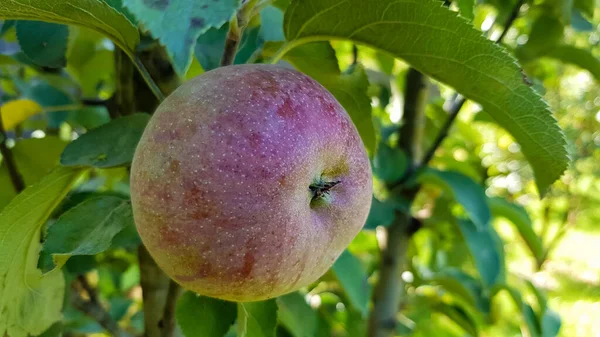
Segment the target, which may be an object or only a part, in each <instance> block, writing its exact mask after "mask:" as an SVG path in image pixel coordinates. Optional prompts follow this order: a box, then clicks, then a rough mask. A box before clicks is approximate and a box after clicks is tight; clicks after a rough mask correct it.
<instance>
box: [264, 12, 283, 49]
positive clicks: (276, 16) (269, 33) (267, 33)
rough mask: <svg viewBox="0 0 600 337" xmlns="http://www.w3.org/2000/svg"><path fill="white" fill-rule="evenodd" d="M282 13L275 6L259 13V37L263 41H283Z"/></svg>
mask: <svg viewBox="0 0 600 337" xmlns="http://www.w3.org/2000/svg"><path fill="white" fill-rule="evenodd" d="M282 27H283V12H282V11H281V10H280V9H279V8H277V7H275V6H267V7H265V8H264V9H263V10H262V11H260V36H261V37H262V38H263V40H265V41H283V40H285V36H284V35H283V28H282Z"/></svg>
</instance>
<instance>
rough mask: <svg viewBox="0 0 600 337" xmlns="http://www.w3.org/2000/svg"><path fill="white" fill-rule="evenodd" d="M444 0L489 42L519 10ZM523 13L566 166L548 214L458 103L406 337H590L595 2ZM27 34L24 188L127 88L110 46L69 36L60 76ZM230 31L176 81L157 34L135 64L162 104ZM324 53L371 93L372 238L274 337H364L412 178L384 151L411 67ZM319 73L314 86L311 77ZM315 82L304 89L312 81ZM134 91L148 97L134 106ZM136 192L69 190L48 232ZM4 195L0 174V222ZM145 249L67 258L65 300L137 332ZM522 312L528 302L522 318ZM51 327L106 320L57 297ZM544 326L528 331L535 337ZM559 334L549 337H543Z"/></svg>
mask: <svg viewBox="0 0 600 337" xmlns="http://www.w3.org/2000/svg"><path fill="white" fill-rule="evenodd" d="M469 3H470V5H469ZM446 4H447V5H448V6H450V9H451V10H454V11H457V12H459V13H460V15H461V16H463V17H464V18H465V19H467V20H470V21H472V23H473V25H474V26H475V27H476V28H478V29H480V30H481V31H482V32H483V33H484V34H486V35H487V36H488V37H489V38H490V39H492V40H495V39H497V38H498V37H499V35H500V34H501V33H502V31H503V30H504V27H503V24H504V23H505V22H507V20H508V19H509V17H510V16H511V13H512V12H513V10H514V8H518V7H516V6H517V5H518V1H516V0H484V1H477V2H476V3H475V6H474V7H473V1H470V2H469V1H460V0H457V1H452V2H450V1H448V2H447V3H446ZM465 4H466V5H465ZM285 7H286V1H277V3H276V6H269V7H267V8H265V9H264V10H263V11H262V12H261V15H260V17H257V18H256V19H254V20H253V21H252V22H251V24H250V26H249V28H248V29H247V30H246V34H245V37H244V40H243V42H242V45H241V50H240V54H239V55H238V57H239V58H240V60H241V62H242V63H243V62H260V61H263V60H265V59H266V58H268V56H269V55H271V54H272V49H269V48H268V43H269V42H272V41H277V40H278V39H280V38H281V36H282V35H281V33H280V32H279V31H280V28H281V27H280V26H281V22H282V17H283V11H282V10H284V9H285ZM120 8H121V10H122V11H123V12H124V13H125V14H126V15H128V16H129V17H130V18H131V19H132V20H134V21H135V20H136V18H135V16H133V15H132V14H131V13H130V12H129V11H127V10H126V9H124V8H122V7H120ZM518 14H519V15H518V17H517V18H516V20H515V21H514V23H512V26H511V28H510V29H508V30H507V32H506V37H505V38H504V40H503V42H504V44H505V45H506V47H507V48H508V50H509V51H510V52H511V53H513V54H514V55H515V56H516V57H517V58H518V59H519V61H520V62H521V65H522V68H523V74H524V81H526V82H527V83H529V84H531V85H532V86H533V87H534V88H535V90H536V91H538V92H539V93H540V95H542V96H543V97H544V98H545V100H546V101H547V102H548V103H549V105H550V106H551V109H552V111H553V113H554V116H555V117H556V119H557V120H558V122H559V124H560V126H561V127H562V128H563V130H564V131H565V133H566V136H567V140H568V152H569V154H570V157H571V159H572V162H571V164H570V166H569V169H568V170H567V172H566V173H565V174H564V175H563V176H562V177H561V178H560V180H559V181H558V182H556V183H555V184H554V185H553V186H552V188H551V189H550V191H549V192H548V193H547V195H546V196H545V198H544V199H541V200H540V198H539V194H538V193H537V191H536V189H535V184H534V181H533V176H532V172H531V169H530V167H529V165H528V163H527V162H526V160H525V159H524V157H523V155H522V153H521V152H520V147H519V145H518V144H517V143H516V142H515V141H514V140H513V138H512V137H511V136H510V135H509V134H508V133H507V132H506V131H505V130H504V129H502V128H501V127H499V126H498V125H497V124H496V123H495V122H494V120H493V119H492V118H491V117H490V116H489V115H488V114H487V113H486V112H485V111H483V110H482V109H481V107H480V106H478V105H477V104H475V103H473V102H470V101H467V103H466V105H465V106H464V107H463V109H462V111H461V113H460V114H459V116H458V119H457V120H456V122H455V123H454V125H453V127H452V128H451V129H450V133H449V136H448V138H446V139H445V141H444V142H443V144H442V146H441V147H440V148H439V150H438V151H437V152H436V155H435V157H434V158H433V160H432V162H431V165H432V166H433V167H435V168H436V169H439V170H440V171H443V172H446V171H452V172H454V173H455V174H457V175H452V176H448V175H443V174H442V175H440V176H437V177H436V176H435V174H434V176H432V177H429V178H430V179H426V180H425V181H424V188H423V189H422V190H421V191H420V192H419V194H418V196H417V198H416V202H415V203H414V204H413V205H412V206H411V211H412V214H413V216H414V217H415V218H416V220H415V221H417V224H416V230H417V231H416V233H415V234H414V236H412V238H411V240H410V241H409V242H408V249H407V253H406V261H407V267H406V271H405V272H404V273H403V274H402V279H403V281H404V287H405V295H404V297H403V301H402V307H401V310H400V314H399V316H398V318H399V321H400V324H399V326H398V328H397V334H398V335H401V336H436V337H437V336H440V337H441V336H474V335H479V336H520V335H526V336H527V335H529V336H532V337H535V336H538V335H539V336H542V333H541V332H540V329H541V328H542V327H544V326H546V327H547V326H555V325H556V324H561V325H562V326H561V329H560V332H559V334H558V335H559V336H563V337H567V336H569V337H598V336H600V323H598V322H600V258H599V257H600V226H599V224H600V86H599V85H598V83H599V82H600V59H599V58H600V47H599V44H600V8H599V6H598V3H596V2H594V0H534V1H527V2H526V3H525V4H523V6H521V7H520V10H519V13H518ZM36 25H39V23H36V22H32V21H18V22H15V21H4V22H3V23H2V26H1V28H0V102H1V104H2V118H3V121H4V127H5V129H6V130H7V132H6V134H7V141H6V144H7V146H8V148H10V149H11V150H12V152H13V154H14V156H15V160H16V163H17V166H18V167H19V169H20V170H21V173H22V175H23V178H24V180H25V183H26V184H32V183H34V182H36V181H38V180H39V179H40V178H41V177H42V176H43V175H45V174H46V173H47V172H48V171H49V170H50V169H51V168H52V167H54V165H56V164H57V163H58V158H59V156H60V153H61V152H62V150H63V149H64V147H65V146H66V144H67V142H68V141H70V140H73V139H76V138H77V137H79V136H80V135H81V134H83V133H85V132H86V131H87V130H91V129H94V128H97V127H99V126H101V125H104V124H106V123H108V122H109V121H110V120H111V119H113V118H114V117H118V114H119V112H118V111H117V112H115V110H114V104H115V99H116V98H115V93H116V92H118V88H119V85H122V83H121V82H120V81H119V79H118V76H116V70H115V68H116V66H118V65H120V64H121V63H120V62H122V61H120V60H121V59H120V58H119V57H121V58H122V57H123V56H122V53H119V52H116V51H115V47H114V45H113V44H112V42H111V41H110V40H108V39H107V38H105V37H103V36H101V35H99V34H97V33H95V32H93V31H90V30H88V29H85V28H81V27H74V26H72V27H69V28H68V33H66V34H68V36H69V38H68V43H67V44H66V45H65V46H64V47H65V50H66V61H65V60H62V59H61V58H60V56H59V57H58V58H57V59H56V60H54V63H53V62H51V61H52V55H50V56H48V55H42V59H41V60H36V55H40V54H37V53H36V49H35V46H32V45H29V46H28V45H27V41H28V38H27V33H28V32H36V31H39V30H40V29H47V28H45V27H42V26H36ZM63 27H65V26H63ZM53 29H54V28H53ZM61 29H62V28H57V30H56V32H57V33H56V34H58V35H60V34H63V33H64V32H63V33H61ZM226 31H227V30H226V27H223V28H221V29H215V28H213V29H211V30H209V31H208V32H207V33H205V34H203V35H202V36H200V38H199V39H198V47H196V51H195V57H194V60H193V63H192V66H191V67H190V69H189V70H188V71H187V73H186V75H185V76H183V77H182V78H181V79H176V78H175V79H174V77H175V75H174V73H173V69H172V67H171V65H170V64H169V59H168V57H167V56H166V55H165V52H164V49H163V48H162V47H161V46H160V45H159V44H158V43H157V41H156V40H154V39H152V38H151V37H150V35H148V34H147V35H146V36H144V38H143V41H142V44H141V46H140V50H139V52H140V54H141V55H142V57H143V58H144V59H143V60H144V62H145V63H146V65H147V67H148V68H149V69H150V71H151V73H152V74H153V77H155V78H158V79H159V81H158V82H159V85H160V86H161V88H162V89H163V90H164V91H165V92H168V91H170V90H172V89H173V88H174V87H176V86H177V84H178V83H179V81H184V80H185V79H187V78H191V77H193V76H196V75H198V74H200V73H202V72H203V71H204V69H205V70H209V69H212V68H214V67H215V66H216V65H217V64H218V59H219V58H220V55H221V53H222V48H223V47H222V43H223V42H222V41H223V39H224V36H225V32H226ZM65 41H66V40H65ZM331 45H332V46H333V48H334V49H335V52H336V55H337V58H338V61H339V68H340V69H341V70H342V71H346V70H348V71H349V72H351V71H352V70H351V69H352V65H353V64H355V63H357V64H361V65H362V66H363V67H364V69H365V71H366V74H367V76H368V79H369V84H368V90H367V93H368V95H369V96H370V100H371V107H372V116H373V123H374V126H375V130H376V134H377V138H376V139H377V141H378V143H379V145H378V150H377V151H376V152H375V153H371V155H372V156H373V167H374V172H375V175H376V177H375V198H377V201H375V204H374V206H373V210H372V212H371V215H370V217H369V220H368V221H367V224H366V226H365V230H363V231H362V232H361V233H360V234H359V236H358V237H357V238H356V239H355V240H354V242H353V243H352V244H351V246H350V247H349V250H348V251H349V253H351V261H350V262H348V261H345V262H344V263H349V264H348V265H341V266H340V265H339V264H336V266H338V268H342V269H343V270H346V271H348V270H349V272H348V274H346V275H341V273H340V271H339V270H337V271H336V269H335V268H334V269H332V271H331V272H329V273H328V274H326V275H325V276H324V277H323V278H322V279H321V280H320V281H319V282H316V283H315V284H313V285H312V286H311V287H309V288H307V289H304V290H302V291H301V292H299V293H296V294H292V295H289V296H287V297H285V298H283V299H278V301H281V303H286V304H287V305H288V307H289V308H291V309H290V310H291V312H292V314H291V315H290V316H289V317H287V318H284V319H283V321H282V326H281V327H280V328H279V330H278V334H279V335H281V336H290V335H291V336H303V334H304V335H308V336H310V335H311V333H306V332H302V331H303V330H302V328H301V327H300V325H302V324H309V323H306V321H310V320H311V319H313V318H310V317H313V316H311V315H314V317H315V318H314V320H316V321H318V322H320V323H319V324H320V325H319V326H320V327H325V328H323V329H324V330H323V329H321V330H319V331H320V332H319V334H320V335H323V336H328V335H330V336H361V335H364V331H365V327H366V322H367V317H368V315H367V311H368V308H369V302H368V299H369V296H370V294H371V292H372V288H373V284H374V283H375V280H376V279H377V277H378V270H379V267H380V261H379V249H380V246H381V244H382V242H384V241H385V240H384V236H385V231H384V230H383V227H385V226H387V225H389V222H390V221H391V220H390V218H389V217H390V215H389V214H390V208H389V207H390V206H389V205H384V204H385V203H386V200H387V198H388V194H387V193H388V192H387V191H386V188H385V183H384V181H385V180H386V177H388V176H389V175H390V170H391V171H394V170H397V171H401V170H402V167H406V163H405V162H406V158H405V157H403V156H402V155H401V154H400V153H398V152H395V151H394V150H393V149H392V148H391V147H390V146H389V144H390V143H393V142H394V141H395V140H394V139H388V138H387V137H388V136H389V135H390V134H391V132H390V130H394V129H396V128H398V125H399V123H401V122H402V113H403V106H404V97H403V92H404V88H405V78H406V74H407V72H408V69H409V67H408V65H407V64H405V63H403V62H401V61H399V60H394V59H393V58H391V57H390V56H389V55H387V54H384V53H382V52H378V51H375V50H372V49H369V48H367V47H363V46H355V45H354V44H352V43H349V42H339V41H337V42H332V44H331ZM32 48H33V49H32ZM119 54H121V55H119ZM49 60H50V61H49ZM283 62H284V63H285V61H283ZM40 63H43V65H40ZM117 69H120V68H118V67H117ZM302 70H303V71H305V70H306V69H302ZM314 72H315V73H314V74H313V75H315V74H318V72H319V67H318V66H316V67H315V69H314ZM307 73H309V75H311V73H310V69H309V70H308V71H307ZM138 77H139V76H134V77H133V80H132V82H131V83H130V84H131V85H132V88H136V94H137V95H138V97H145V99H143V100H141V99H138V100H137V101H136V102H135V103H134V106H135V107H134V110H135V111H136V112H146V113H151V112H152V110H153V107H154V106H155V105H156V102H153V98H152V96H151V95H150V94H149V92H148V91H147V89H145V88H142V89H139V87H140V86H142V87H143V82H142V81H141V79H139V78H138ZM140 83H142V84H140ZM143 90H146V92H145V96H144V93H142V94H140V92H142V91H143ZM428 91H429V97H428V101H427V103H428V104H427V108H426V114H427V121H426V129H425V136H424V139H423V147H424V148H426V149H427V148H429V147H430V146H431V144H432V143H433V140H434V138H435V137H436V135H437V134H438V132H439V130H440V129H441V128H442V125H443V124H444V121H445V120H446V118H447V115H448V113H447V112H446V111H448V109H449V106H450V105H452V102H453V101H454V100H455V99H456V97H455V94H454V91H453V90H452V88H449V87H447V86H444V85H443V84H441V83H438V82H435V81H431V83H430V85H429V87H428ZM123 115H126V114H123ZM392 137H393V136H392ZM440 171H438V172H440ZM440 181H441V183H440ZM473 184H475V186H473ZM478 188H479V189H481V190H482V191H484V193H485V195H486V196H487V197H488V199H487V204H488V205H489V207H490V209H491V211H492V215H493V216H494V217H493V219H494V220H493V226H494V228H495V229H496V231H497V233H498V234H499V236H500V238H501V239H502V240H501V243H502V245H501V248H503V249H501V248H500V249H497V250H495V252H494V253H489V251H487V250H485V248H489V247H486V246H489V245H493V242H491V241H487V242H486V241H483V240H480V239H478V238H468V237H467V238H466V239H465V237H464V232H462V234H461V231H460V230H459V229H458V228H460V226H461V221H462V220H459V219H460V217H461V216H462V215H464V214H465V212H468V210H467V211H465V208H464V207H463V206H461V204H462V202H457V201H456V200H457V199H460V200H465V198H466V199H467V200H469V199H470V198H473V194H472V193H470V192H469V191H471V192H472V191H473V190H476V189H478ZM128 193H129V185H128V173H127V169H126V168H124V167H120V168H113V169H94V170H92V171H90V172H89V173H88V174H87V175H86V176H85V179H83V180H82V181H81V182H80V183H79V185H78V186H77V189H76V190H75V191H73V192H72V193H70V194H69V196H68V197H67V199H66V201H65V202H63V204H62V205H61V206H60V207H59V210H57V212H56V214H55V215H54V216H53V219H54V220H51V221H50V223H49V225H50V224H51V223H52V222H53V221H55V219H57V218H58V217H59V216H60V215H61V214H63V213H64V212H65V211H67V210H69V209H71V208H72V207H74V206H76V205H78V204H80V203H81V202H82V201H83V200H87V199H89V198H91V197H95V196H99V195H104V196H106V195H111V196H119V197H123V198H127V196H128ZM461 195H462V199H461ZM14 196H15V191H14V189H13V188H12V184H11V181H10V176H9V174H8V171H7V168H6V165H4V162H3V163H2V166H1V167H0V209H2V208H3V207H5V206H6V205H7V204H8V203H9V202H10V200H11V199H12V198H13V197H14ZM471 201H472V200H471ZM402 206H403V205H395V206H394V207H399V208H400V209H401V208H402ZM394 209H396V208H394ZM392 213H393V211H392ZM392 218H393V214H392ZM531 229H533V231H531ZM494 242H495V241H494ZM138 247H139V239H138V238H137V234H136V233H135V230H133V228H128V229H126V230H124V231H123V232H121V233H120V234H119V235H118V236H117V237H115V239H114V240H113V242H112V245H111V247H110V248H109V249H108V250H106V251H104V252H102V253H100V254H98V255H94V256H91V255H82V256H74V257H72V258H71V259H70V260H69V261H68V262H67V265H66V268H65V277H66V280H67V282H68V283H67V284H68V285H69V286H68V289H71V291H70V292H71V293H75V294H81V296H82V297H83V298H84V299H86V298H87V299H91V298H92V297H93V296H91V294H89V293H88V294H86V291H85V290H86V287H88V286H91V287H93V288H94V289H96V290H95V291H96V293H97V294H95V295H94V296H97V298H96V300H98V301H99V302H100V303H101V306H102V307H104V308H105V310H106V311H107V313H108V314H109V316H110V317H111V319H112V320H114V321H115V322H118V324H119V325H120V326H121V328H123V329H124V330H126V331H128V332H129V333H131V334H138V335H139V334H141V333H142V332H143V331H144V316H146V321H147V320H148V312H146V313H144V311H143V310H142V289H141V287H140V277H141V276H140V274H141V273H140V259H142V257H140V254H143V253H140V251H139V248H138ZM479 254H498V255H497V258H498V259H497V261H496V260H494V261H496V262H497V264H498V265H490V264H489V263H490V262H489V261H491V260H489V256H479ZM48 261H49V260H48V257H47V256H44V254H42V256H41V259H40V263H39V265H40V267H42V269H44V268H46V270H48V269H50V268H52V263H51V261H50V262H48ZM340 263H341V262H340ZM504 265H505V266H504ZM349 266H350V267H349ZM487 272H490V273H492V274H493V273H495V272H498V273H501V274H505V275H506V280H507V281H506V284H508V285H509V288H492V289H493V291H492V292H490V291H489V290H485V289H483V288H482V285H481V282H482V281H481V278H484V277H485V274H486V273H487ZM480 274H482V275H484V276H483V277H480V276H479V275H480ZM142 277H143V276H142ZM162 277H164V276H162ZM363 278H365V279H363ZM156 279H157V280H159V279H160V277H157V278H156ZM77 281H79V282H77ZM165 284H166V283H165ZM349 284H350V285H349ZM67 293H69V292H67ZM68 296H69V295H68ZM68 296H67V297H68ZM70 296H75V297H76V296H77V295H73V294H71V295H70ZM516 298H519V300H516ZM521 298H522V300H523V301H525V303H529V305H524V306H523V307H521V306H520V304H521V302H519V301H520V300H521ZM299 299H300V300H299ZM302 299H304V301H302ZM298 301H299V302H298ZM281 303H280V305H281ZM357 303H358V304H357ZM546 306H547V308H549V309H546ZM523 308H525V309H523ZM306 310H308V311H306ZM307 317H309V318H307ZM294 322H296V323H294ZM557 322H561V323H557ZM294 324H297V325H294ZM298 324H299V325H298ZM54 329H55V330H52V331H50V330H49V331H48V332H47V334H45V336H54V335H58V332H60V331H63V335H65V336H83V335H87V336H102V335H106V334H107V332H106V327H105V326H103V325H102V324H101V322H98V321H97V320H95V319H93V318H91V317H90V316H89V315H88V316H86V315H85V314H84V311H82V310H78V309H77V308H76V305H73V303H72V302H71V301H69V300H66V301H65V309H64V321H63V322H62V323H61V324H59V325H57V326H56V327H54ZM536 329H537V334H536V333H532V331H535V330H536ZM548 329H549V330H552V329H551V328H548ZM548 329H544V330H546V331H549V330H548ZM231 331H234V330H233V329H232V330H231ZM298 331H300V332H298ZM177 333H181V331H180V330H178V331H177ZM229 335H235V333H234V332H230V333H229ZM553 335H554V334H552V333H550V332H547V333H546V332H544V333H543V336H544V337H546V336H553Z"/></svg>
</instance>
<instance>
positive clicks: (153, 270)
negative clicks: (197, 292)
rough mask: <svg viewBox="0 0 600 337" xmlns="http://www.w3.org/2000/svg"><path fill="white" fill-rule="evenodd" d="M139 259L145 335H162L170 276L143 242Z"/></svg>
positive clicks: (152, 336)
mask: <svg viewBox="0 0 600 337" xmlns="http://www.w3.org/2000/svg"><path fill="white" fill-rule="evenodd" d="M138 260H139V264H140V286H141V287H142V298H143V301H144V337H162V334H163V329H162V327H163V322H162V319H163V315H164V312H165V308H166V304H167V297H168V293H169V277H167V275H165V273H164V272H163V271H162V270H161V269H160V268H159V267H158V265H157V264H156V262H154V259H152V256H150V253H148V250H147V249H146V247H144V245H143V244H142V245H140V247H139V248H138Z"/></svg>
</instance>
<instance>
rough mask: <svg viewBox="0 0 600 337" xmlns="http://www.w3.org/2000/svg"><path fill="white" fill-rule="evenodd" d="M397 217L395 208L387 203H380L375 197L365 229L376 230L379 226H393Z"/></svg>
mask: <svg viewBox="0 0 600 337" xmlns="http://www.w3.org/2000/svg"><path fill="white" fill-rule="evenodd" d="M395 217H396V209H395V208H394V206H393V205H392V204H391V203H389V202H387V201H383V202H381V201H379V200H378V199H377V198H375V197H373V202H372V203H371V209H370V210H369V216H368V217H367V221H366V222H365V226H364V227H363V229H375V228H377V226H384V227H387V226H389V225H391V224H392V221H394V218H395Z"/></svg>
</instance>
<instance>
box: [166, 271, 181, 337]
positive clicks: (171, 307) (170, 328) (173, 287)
mask: <svg viewBox="0 0 600 337" xmlns="http://www.w3.org/2000/svg"><path fill="white" fill-rule="evenodd" d="M180 293H181V287H179V284H177V283H176V282H175V281H173V280H171V281H170V282H169V292H168V293H167V300H166V301H165V302H166V303H165V310H164V311H163V317H162V320H161V323H162V324H161V325H162V326H161V328H162V334H161V337H172V336H173V332H174V331H175V304H177V299H178V298H179V294H180Z"/></svg>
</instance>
